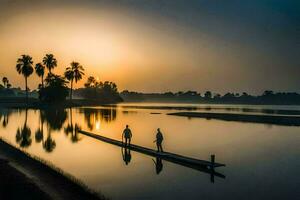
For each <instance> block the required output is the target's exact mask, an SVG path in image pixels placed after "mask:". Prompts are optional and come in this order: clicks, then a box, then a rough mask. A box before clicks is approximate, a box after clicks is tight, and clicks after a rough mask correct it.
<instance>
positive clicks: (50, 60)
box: [43, 54, 57, 74]
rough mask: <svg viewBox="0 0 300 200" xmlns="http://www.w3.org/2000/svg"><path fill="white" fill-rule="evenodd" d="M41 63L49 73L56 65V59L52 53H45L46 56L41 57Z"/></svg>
mask: <svg viewBox="0 0 300 200" xmlns="http://www.w3.org/2000/svg"><path fill="white" fill-rule="evenodd" d="M43 64H44V65H45V66H46V67H47V69H48V70H49V73H50V74H51V70H52V69H54V68H55V67H56V66H57V60H56V58H54V55H53V54H46V56H45V57H44V58H43Z"/></svg>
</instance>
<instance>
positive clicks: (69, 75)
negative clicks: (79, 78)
mask: <svg viewBox="0 0 300 200" xmlns="http://www.w3.org/2000/svg"><path fill="white" fill-rule="evenodd" d="M65 77H66V79H67V80H68V81H70V82H71V88H70V99H72V89H73V80H74V71H73V69H72V68H71V67H67V68H66V71H65Z"/></svg>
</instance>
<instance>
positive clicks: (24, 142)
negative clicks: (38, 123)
mask: <svg viewBox="0 0 300 200" xmlns="http://www.w3.org/2000/svg"><path fill="white" fill-rule="evenodd" d="M16 142H17V143H18V144H19V145H20V147H23V148H26V147H29V146H30V145H31V142H32V139H31V130H30V128H29V127H28V126H27V109H26V111H25V122H24V126H23V127H22V128H21V129H20V128H18V130H17V133H16Z"/></svg>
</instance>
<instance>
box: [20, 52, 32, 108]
mask: <svg viewBox="0 0 300 200" xmlns="http://www.w3.org/2000/svg"><path fill="white" fill-rule="evenodd" d="M32 64H33V61H32V57H31V56H29V55H22V57H21V58H19V59H18V60H17V65H16V69H17V72H18V73H19V74H22V75H23V76H24V77H25V87H26V89H25V90H26V102H28V87H27V78H28V77H29V76H30V75H31V74H32V73H33V67H32Z"/></svg>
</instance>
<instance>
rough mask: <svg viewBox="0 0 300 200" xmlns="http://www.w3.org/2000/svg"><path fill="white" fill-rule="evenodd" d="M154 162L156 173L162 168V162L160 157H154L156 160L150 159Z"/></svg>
mask: <svg viewBox="0 0 300 200" xmlns="http://www.w3.org/2000/svg"><path fill="white" fill-rule="evenodd" d="M152 160H153V162H154V164H155V169H156V174H159V173H160V172H161V171H162V169H163V163H162V159H161V158H160V157H158V156H157V157H156V162H155V160H154V159H152Z"/></svg>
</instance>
